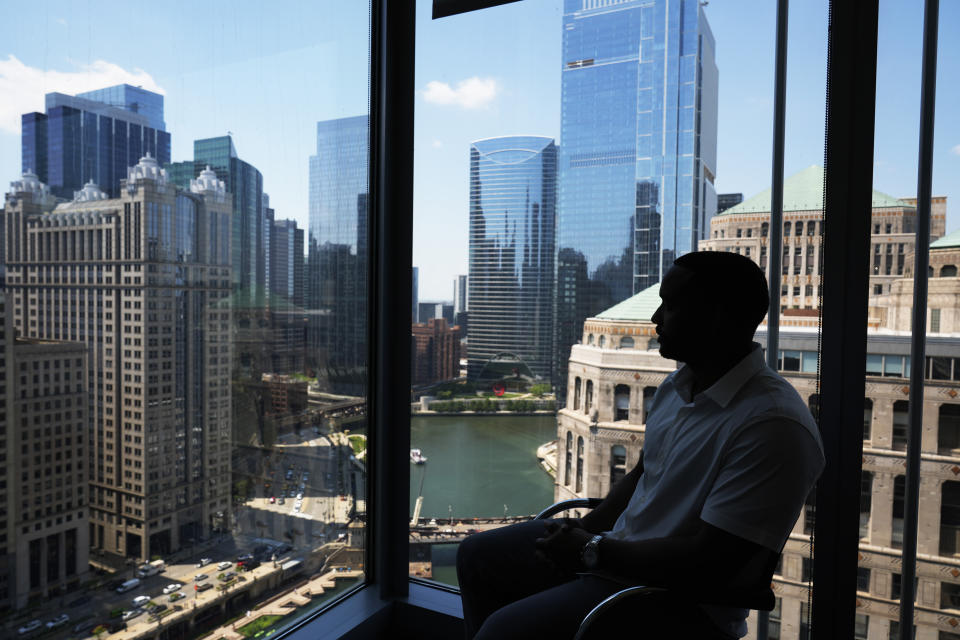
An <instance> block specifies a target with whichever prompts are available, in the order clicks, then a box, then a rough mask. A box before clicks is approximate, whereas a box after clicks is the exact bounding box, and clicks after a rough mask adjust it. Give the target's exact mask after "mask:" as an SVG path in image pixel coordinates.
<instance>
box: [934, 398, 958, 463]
mask: <svg viewBox="0 0 960 640" xmlns="http://www.w3.org/2000/svg"><path fill="white" fill-rule="evenodd" d="M937 427H938V428H937V450H938V451H939V452H940V453H952V452H953V450H954V449H960V404H942V405H940V416H939V420H938V422H937Z"/></svg>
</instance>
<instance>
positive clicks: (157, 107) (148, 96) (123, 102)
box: [77, 84, 167, 131]
mask: <svg viewBox="0 0 960 640" xmlns="http://www.w3.org/2000/svg"><path fill="white" fill-rule="evenodd" d="M77 97H78V98H86V99H88V100H95V101H96V102H102V103H103V104H108V105H110V106H111V107H120V108H121V109H125V110H127V111H130V112H132V113H139V114H142V115H144V116H146V117H147V119H148V120H149V124H150V126H151V127H153V128H154V129H159V130H160V131H164V130H166V128H167V123H166V122H164V121H163V96H162V95H160V94H159V93H154V92H153V91H147V90H146V89H143V88H142V87H134V86H133V85H129V84H118V85H115V86H113V87H106V88H104V89H95V90H93V91H84V92H83V93H78V94H77Z"/></svg>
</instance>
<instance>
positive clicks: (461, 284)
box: [453, 275, 470, 316]
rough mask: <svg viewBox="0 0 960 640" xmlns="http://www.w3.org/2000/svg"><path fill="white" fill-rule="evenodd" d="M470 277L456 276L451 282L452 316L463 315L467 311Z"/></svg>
mask: <svg viewBox="0 0 960 640" xmlns="http://www.w3.org/2000/svg"><path fill="white" fill-rule="evenodd" d="M469 280H470V277H469V276H466V275H462V276H457V277H456V278H455V279H454V281H453V315H454V316H456V315H457V314H458V313H463V312H464V311H466V310H467V308H468V307H467V305H468V301H469V298H470V296H469V295H468V294H467V291H468V287H467V283H468V282H469Z"/></svg>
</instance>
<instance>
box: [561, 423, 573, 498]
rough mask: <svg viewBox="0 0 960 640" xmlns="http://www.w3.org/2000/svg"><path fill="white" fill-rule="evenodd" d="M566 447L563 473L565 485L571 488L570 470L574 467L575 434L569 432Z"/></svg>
mask: <svg viewBox="0 0 960 640" xmlns="http://www.w3.org/2000/svg"><path fill="white" fill-rule="evenodd" d="M566 445H567V446H566V447H564V456H565V464H564V467H563V469H564V471H563V484H564V485H567V486H570V469H571V467H572V466H573V433H572V432H570V431H567V441H566Z"/></svg>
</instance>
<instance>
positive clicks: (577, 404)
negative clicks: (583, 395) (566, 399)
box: [573, 376, 582, 411]
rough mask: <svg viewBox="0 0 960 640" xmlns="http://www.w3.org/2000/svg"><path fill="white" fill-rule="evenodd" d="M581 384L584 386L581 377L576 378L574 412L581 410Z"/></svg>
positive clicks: (574, 384)
mask: <svg viewBox="0 0 960 640" xmlns="http://www.w3.org/2000/svg"><path fill="white" fill-rule="evenodd" d="M581 384H582V382H581V380H580V377H579V376H577V377H576V378H574V381H573V410H574V411H579V410H580V386H581Z"/></svg>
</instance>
